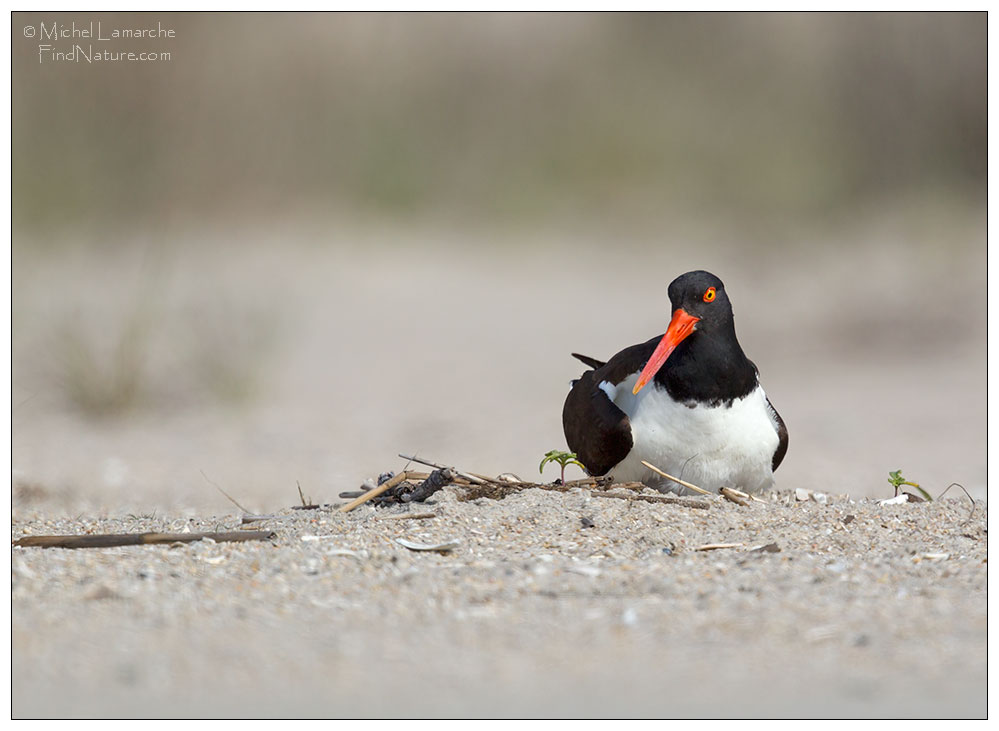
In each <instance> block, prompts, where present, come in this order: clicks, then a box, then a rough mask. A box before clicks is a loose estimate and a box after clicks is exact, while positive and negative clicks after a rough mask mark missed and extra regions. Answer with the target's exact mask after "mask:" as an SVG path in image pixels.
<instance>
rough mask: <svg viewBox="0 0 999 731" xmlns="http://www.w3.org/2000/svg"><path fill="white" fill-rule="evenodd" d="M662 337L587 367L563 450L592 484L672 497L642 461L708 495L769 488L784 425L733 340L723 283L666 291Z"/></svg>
mask: <svg viewBox="0 0 999 731" xmlns="http://www.w3.org/2000/svg"><path fill="white" fill-rule="evenodd" d="M668 295H669V300H670V304H671V311H672V318H671V320H670V323H669V327H668V328H667V329H666V332H665V333H664V334H663V335H660V336H656V337H653V338H652V339H650V340H648V341H646V342H644V343H640V344H638V345H632V346H630V347H627V348H625V349H624V350H622V351H621V352H619V353H618V354H617V355H615V356H614V357H613V358H611V359H610V360H608V361H606V362H605V361H601V360H598V359H596V358H591V357H589V356H585V355H580V354H578V353H572V356H573V357H574V358H577V359H578V360H580V361H582V362H583V363H584V364H585V365H587V366H589V367H590V370H587V371H586V372H585V373H583V375H582V376H580V377H579V378H577V379H575V380H574V381H572V385H571V388H570V390H569V395H568V396H567V397H566V399H565V405H564V407H563V409H562V426H563V429H564V431H565V438H566V443H567V444H568V446H569V449H570V450H572V451H573V452H574V453H575V454H576V457H577V459H578V460H579V461H580V462H581V463H582V464H583V466H584V468H585V469H586V471H587V473H588V474H589V475H591V476H610V477H611V478H612V479H613V480H614V481H615V482H643V483H645V484H647V485H650V486H653V487H656V488H657V489H660V490H663V491H666V490H669V489H674V490H675V489H677V488H676V486H675V485H674V484H673V483H672V482H667V481H666V478H663V477H661V476H659V475H658V474H657V473H655V472H653V471H652V470H650V469H649V468H648V467H646V466H645V465H643V464H642V461H643V460H644V461H646V462H649V463H650V464H652V465H654V466H656V467H658V468H659V469H660V470H662V471H664V472H666V473H668V474H670V475H673V476H675V477H678V478H680V479H683V480H684V481H687V482H690V483H693V484H694V485H696V486H698V487H700V488H702V489H704V490H710V491H711V492H719V491H720V489H721V488H722V487H729V488H736V489H739V490H743V491H746V492H750V493H758V492H761V491H764V490H767V489H770V488H772V487H773V485H774V479H773V474H774V471H775V470H776V469H777V468H778V467H779V466H780V464H781V462H782V461H783V459H784V455H785V454H786V453H787V441H788V434H787V426H786V425H785V424H784V420H783V419H782V418H781V416H780V414H778V413H777V410H776V409H775V408H774V407H773V404H771V403H770V399H769V398H767V394H766V392H764V390H763V386H761V385H760V378H759V369H757V367H756V365H755V364H754V363H753V362H752V361H751V360H749V358H747V357H746V354H745V353H744V352H743V350H742V347H741V346H740V345H739V340H738V338H736V334H735V317H734V315H733V313H732V303H731V301H730V300H729V297H728V293H727V291H726V289H725V285H724V284H723V283H722V281H721V279H719V278H718V277H717V276H715V275H714V274H711V273H710V272H707V271H703V270H698V271H691V272H687V273H686V274H682V275H680V276H679V277H677V278H676V279H674V280H673V281H672V282H671V283H670V285H669V289H668Z"/></svg>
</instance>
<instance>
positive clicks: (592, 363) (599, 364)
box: [572, 353, 607, 368]
mask: <svg viewBox="0 0 999 731" xmlns="http://www.w3.org/2000/svg"><path fill="white" fill-rule="evenodd" d="M572 357H573V358H575V359H576V360H581V361H583V362H584V363H586V365H588V366H589V367H590V368H603V367H604V366H605V365H607V364H606V363H605V362H604V361H602V360H597V359H596V358H591V357H590V356H588V355H580V354H579V353H573V354H572Z"/></svg>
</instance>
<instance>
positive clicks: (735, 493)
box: [720, 487, 749, 506]
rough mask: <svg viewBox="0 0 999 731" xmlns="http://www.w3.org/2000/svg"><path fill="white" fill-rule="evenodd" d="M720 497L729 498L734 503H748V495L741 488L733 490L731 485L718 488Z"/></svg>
mask: <svg viewBox="0 0 999 731" xmlns="http://www.w3.org/2000/svg"><path fill="white" fill-rule="evenodd" d="M720 492H721V494H722V497H724V498H725V499H726V500H731V501H732V502H733V503H735V504H736V505H744V506H745V505H749V495H747V494H746V493H744V492H742V491H741V490H733V489H732V488H731V487H723V488H722V489H721V490H720Z"/></svg>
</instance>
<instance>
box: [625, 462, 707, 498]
mask: <svg viewBox="0 0 999 731" xmlns="http://www.w3.org/2000/svg"><path fill="white" fill-rule="evenodd" d="M642 464H643V465H645V466H646V467H648V468H649V469H650V470H652V471H653V472H655V473H656V474H657V475H661V476H663V477H665V478H666V479H667V480H672V481H673V482H675V483H676V484H677V485H683V486H684V487H686V488H687V489H688V490H693V491H694V492H699V493H701V494H702V495H714V493H713V492H710V491H708V490H704V489H702V488H700V487H698V486H697V485H692V484H690V483H689V482H684V481H683V480H681V479H680V478H679V477H673V475H667V474H666V473H665V472H663V471H662V470H661V469H659V468H658V467H656V466H655V465H654V464H651V463H649V462H646V461H645V460H644V459H643V460H642Z"/></svg>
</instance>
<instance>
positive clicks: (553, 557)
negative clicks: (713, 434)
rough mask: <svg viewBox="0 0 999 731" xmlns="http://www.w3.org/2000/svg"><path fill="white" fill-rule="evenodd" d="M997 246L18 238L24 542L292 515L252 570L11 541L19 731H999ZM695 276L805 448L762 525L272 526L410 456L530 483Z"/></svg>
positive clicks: (579, 237)
mask: <svg viewBox="0 0 999 731" xmlns="http://www.w3.org/2000/svg"><path fill="white" fill-rule="evenodd" d="M983 218H984V216H983V215H972V216H970V217H969V218H968V220H967V221H966V222H964V223H963V224H960V225H958V224H954V225H951V223H948V224H947V225H946V226H945V227H944V228H945V229H946V234H947V235H946V240H947V242H948V246H947V247H944V248H941V247H939V246H938V240H939V238H938V236H937V233H935V232H938V229H937V228H934V227H933V226H926V227H923V228H922V229H919V230H917V229H916V228H913V227H907V226H901V227H893V225H887V224H886V225H884V226H880V225H873V226H869V227H867V228H861V229H858V230H853V231H844V232H841V233H840V234H838V235H832V234H829V235H825V237H824V238H822V237H819V238H817V239H816V240H809V238H808V236H812V235H813V234H811V233H808V232H805V233H804V234H803V236H802V238H801V239H800V240H796V241H795V242H794V245H793V246H791V245H782V244H779V243H778V244H774V245H773V246H772V247H771V248H767V247H765V246H762V245H761V246H747V247H742V248H740V247H736V246H733V245H729V243H726V240H727V237H726V236H725V235H723V234H724V232H721V233H719V232H711V231H703V230H702V231H684V230H682V229H676V230H663V231H656V232H655V234H654V235H652V234H650V235H648V236H643V235H642V234H639V233H634V232H633V233H632V234H631V235H630V237H629V236H625V237H623V238H622V236H621V234H620V233H619V232H618V231H613V232H612V231H599V230H592V231H570V230H568V228H566V229H560V230H559V231H557V232H553V231H539V232H532V233H531V235H530V236H523V235H518V236H505V235H500V234H492V235H489V236H486V235H482V234H481V233H478V234H476V233H474V232H473V233H462V232H456V231H450V232H448V231H444V232H441V231H431V230H413V229H406V230H393V231H385V230H383V229H379V230H371V229H365V228H363V227H355V228H353V229H350V228H346V227H344V226H343V225H341V223H340V222H333V223H331V225H329V226H321V227H317V230H316V231H311V232H310V231H300V230H299V231H290V230H289V229H287V228H280V227H278V228H275V230H273V231H253V232H250V231H243V232H238V231H225V232H216V233H215V234H206V233H205V232H195V233H192V234H191V235H190V236H189V237H187V239H186V240H183V237H181V238H182V240H177V241H174V240H171V241H169V242H160V243H161V245H160V246H158V247H157V246H146V245H144V244H143V242H142V241H132V240H129V241H128V242H127V244H124V245H120V246H119V245H118V244H120V243H121V242H118V243H117V244H116V242H114V241H110V242H107V245H106V248H100V247H96V246H90V245H86V244H80V245H79V246H75V247H74V246H68V247H55V248H47V247H46V246H44V245H43V244H44V243H45V242H29V241H24V240H22V239H19V240H18V246H17V250H16V256H15V257H14V260H13V267H14V272H13V281H14V293H13V294H14V299H13V342H12V347H13V414H12V462H13V464H12V467H13V490H12V517H13V524H12V531H11V535H12V538H13V539H17V538H19V537H21V536H22V535H25V534H28V533H31V534H40V533H85V532H88V531H98V532H131V531H149V530H158V531H159V530H169V531H180V530H185V529H189V530H193V531H197V530H226V529H233V528H236V527H238V525H239V511H238V510H237V509H236V507H235V506H234V505H233V504H232V503H231V502H229V501H228V500H227V499H226V498H225V497H223V496H222V495H221V494H220V493H219V491H218V490H217V489H216V488H215V487H214V485H219V486H221V487H222V488H223V489H225V490H226V492H228V493H229V494H230V495H232V496H233V497H234V498H235V499H236V500H238V501H239V502H240V503H241V504H242V505H244V506H245V507H246V508H247V509H248V510H250V511H253V512H256V513H281V514H282V515H285V514H287V516H288V517H282V518H281V519H279V520H274V521H272V522H270V523H266V524H264V525H265V527H268V528H271V529H273V530H274V532H275V533H276V538H275V539H274V540H273V541H266V542H259V543H242V544H224V543H219V544H207V543H197V544H191V545H186V546H183V547H178V548H170V547H165V546H141V547H124V548H112V549H97V550H79V551H68V550H62V549H22V548H15V549H13V550H12V554H11V562H12V606H11V624H12V661H13V673H12V676H13V681H12V685H13V698H12V709H13V715H14V716H16V717H35V716H89V715H95V716H139V717H147V716H212V717H214V716H335V717H345V716H346V717H351V716H535V715H538V716H601V717H603V716H626V717H632V716H635V717H639V716H665V717H675V716H978V717H981V716H983V715H985V713H986V685H985V683H986V612H987V607H986V576H987V565H986V563H985V560H986V547H987V533H986V503H985V502H984V500H985V498H986V495H987V486H986V482H987V476H986V460H985V453H986V449H985V442H986V439H985V430H984V424H985V415H986V405H985V400H984V398H983V397H982V393H983V392H984V389H985V385H986V378H985V362H986V358H985V353H986V348H985V311H986V308H985V307H984V302H985V292H986V287H985V284H986V281H985V268H984V267H982V266H981V253H982V252H984V227H983V226H982V225H981V220H982V219H983ZM959 223H960V222H959ZM941 226H942V224H941ZM737 238H738V237H736V239H737ZM608 242H613V249H614V251H620V252H622V253H623V254H624V255H623V256H621V257H616V258H613V259H610V258H608V256H607V252H608ZM166 244H168V245H166ZM636 262H639V263H640V266H636ZM693 268H707V269H709V270H712V271H715V272H716V273H718V274H720V275H721V276H722V278H723V279H724V280H725V281H726V284H727V286H728V288H729V291H730V296H731V297H732V300H733V302H734V304H735V312H736V323H737V329H738V332H739V337H740V340H741V342H742V344H743V347H744V348H745V349H746V352H747V354H748V355H749V356H750V357H751V358H752V359H753V360H754V361H755V362H756V363H757V365H758V366H759V367H760V371H761V373H762V378H763V382H764V385H765V387H766V388H767V393H768V395H769V396H770V398H771V400H772V401H773V403H774V405H775V406H776V407H777V408H778V410H779V411H780V412H781V414H782V415H783V417H784V419H785V420H786V421H787V424H788V427H789V430H790V448H789V451H788V455H787V458H786V460H785V462H784V463H783V464H782V465H781V468H780V470H779V471H778V473H777V475H776V477H777V488H778V490H780V492H779V493H777V496H778V498H777V499H776V500H771V498H770V497H769V496H765V497H766V499H767V500H768V502H766V503H765V504H760V503H753V504H751V505H749V506H746V507H742V506H737V505H734V504H731V503H727V502H715V503H712V505H711V508H710V509H709V510H706V511H701V510H694V509H689V508H683V507H679V506H673V505H653V504H644V503H631V502H626V501H623V500H613V499H607V498H598V497H592V496H589V495H588V494H587V493H586V492H584V491H579V492H576V493H568V494H561V493H555V492H550V491H542V490H531V491H528V492H525V493H522V494H518V495H515V496H511V497H509V498H507V499H505V500H502V501H495V500H480V501H476V502H460V501H459V500H458V495H457V492H456V491H455V490H453V489H447V490H445V491H443V492H441V493H439V494H438V495H436V496H434V498H433V499H432V503H433V504H428V505H426V506H418V507H417V506H410V507H409V509H412V510H419V511H420V512H423V511H432V512H433V513H434V514H435V515H436V517H434V518H430V519H422V520H405V519H402V520H388V519H386V518H385V517H384V516H387V515H392V514H395V513H398V512H404V511H405V509H406V508H403V507H401V506H397V507H394V508H384V509H383V508H374V507H371V506H365V507H362V508H359V509H358V510H357V511H355V512H352V513H350V514H348V515H341V514H338V513H335V512H329V511H320V512H318V513H315V514H308V515H307V514H304V513H300V512H299V511H290V510H289V508H290V506H292V505H294V504H296V503H297V502H298V492H297V489H296V482H298V483H300V484H301V485H302V489H303V491H304V492H305V494H306V495H307V496H310V497H313V498H315V500H316V501H318V502H320V503H334V502H338V500H337V495H338V494H339V493H340V492H341V491H344V490H353V489H356V488H357V486H358V485H359V483H360V482H361V481H362V480H363V479H365V478H368V477H370V476H373V475H377V474H378V473H379V472H381V471H384V470H398V469H400V468H401V467H402V464H403V463H402V461H401V460H399V459H398V458H397V457H396V455H397V453H399V452H410V453H412V452H418V453H420V454H421V455H422V456H424V457H427V458H430V459H434V460H437V461H440V462H444V463H450V464H456V465H457V466H459V467H460V468H462V469H466V470H472V471H476V472H482V473H488V474H498V473H499V472H505V471H513V472H516V473H518V474H520V475H521V476H522V477H524V478H525V479H540V478H539V476H538V473H537V469H538V463H539V461H540V459H541V456H542V455H543V454H544V453H545V452H546V451H548V450H550V449H554V448H561V447H563V446H564V442H563V437H562V434H561V426H560V413H561V405H562V401H563V399H564V398H565V393H566V389H567V388H568V382H569V380H570V379H571V378H574V377H576V376H578V375H579V364H578V363H577V362H576V361H574V360H572V359H571V358H570V357H569V353H570V352H571V351H577V352H583V353H587V354H589V355H592V356H595V357H600V358H606V357H608V356H609V355H611V354H613V352H614V351H615V349H616V348H619V347H621V346H622V345H626V344H628V343H633V342H640V341H643V340H645V339H648V338H649V337H651V336H652V335H654V334H656V333H660V332H662V330H663V328H664V327H665V318H666V314H667V313H666V304H665V290H666V285H667V284H668V281H669V279H670V278H672V276H675V275H676V274H678V273H680V272H682V271H685V270H687V269H693ZM598 275H599V277H598ZM930 292H932V293H933V296H932V297H931V296H928V293H930ZM942 302H946V303H953V302H961V303H963V304H962V307H961V308H960V316H959V317H958V316H955V314H954V312H952V311H951V310H948V309H947V308H941V307H940V304H941V303H942ZM125 346H127V347H125ZM129 377H132V378H134V379H135V380H134V382H133V381H130V380H129ZM123 384H124V385H123ZM130 384H131V385H135V389H134V390H129V388H130ZM126 387H128V388H126ZM108 389H110V391H108ZM115 389H117V391H116V390H115ZM108 393H111V394H112V395H113V394H118V395H120V396H122V397H124V398H126V403H125V404H124V406H122V407H121V408H120V409H118V410H115V409H112V410H110V411H109V412H107V413H93V412H88V410H87V409H88V408H90V406H88V404H89V403H90V402H91V400H93V399H95V398H96V399H98V401H99V400H100V399H101V398H105V397H106V396H107V395H108ZM899 468H902V469H903V471H904V475H905V476H906V477H908V478H910V479H913V480H916V481H918V482H920V483H921V484H922V485H924V487H926V488H927V489H928V490H929V492H930V493H931V494H933V495H934V496H939V495H940V494H941V493H942V492H943V490H944V489H945V488H946V487H947V485H948V484H950V483H951V482H959V483H961V484H962V485H964V487H966V488H967V489H968V491H969V492H970V493H971V495H972V496H973V497H974V498H975V499H976V500H977V501H978V503H977V505H976V508H975V511H974V515H973V516H972V517H971V518H970V519H969V517H968V516H969V512H971V503H970V501H969V500H968V499H967V498H966V497H965V496H964V494H963V493H961V492H959V491H958V490H957V489H956V488H955V489H952V490H951V491H950V492H949V493H948V494H947V497H946V498H945V499H944V500H942V501H939V502H933V503H928V504H919V505H910V504H906V505H881V504H878V503H877V499H879V498H885V497H889V496H890V495H891V487H890V485H889V484H888V482H887V473H888V472H889V471H891V470H896V469H899ZM556 472H557V470H556V469H555V468H551V467H549V468H548V471H547V472H546V474H545V477H544V479H549V480H550V479H553V478H554V477H555V474H556ZM570 476H571V477H578V476H579V475H578V472H576V473H574V474H572V475H570ZM798 488H801V489H808V490H813V491H819V492H823V493H826V494H828V495H830V496H833V497H832V502H828V503H827V504H819V503H816V502H813V501H807V502H797V501H795V500H793V495H794V491H795V490H796V489H798ZM842 495H849V496H850V497H849V498H847V497H836V496H842ZM848 516H854V517H853V519H852V520H849V521H848V520H847V517H848ZM583 518H586V519H588V521H592V523H593V525H592V527H584V524H583ZM308 537H315V540H303V538H308ZM396 537H405V538H408V539H410V540H413V541H417V542H424V543H434V542H438V541H446V540H451V539H453V540H456V541H458V547H457V548H455V549H454V550H453V551H451V552H449V553H445V554H439V553H417V552H413V551H411V550H409V549H406V548H404V547H402V546H400V545H398V544H396V543H394V542H393V538H396ZM708 543H738V544H741V545H740V546H738V547H735V548H730V549H719V550H715V551H707V552H702V551H696V550H695V549H696V548H697V547H699V546H701V545H703V544H708ZM771 543H776V544H777V546H778V547H779V548H780V551H779V552H774V553H771V552H765V551H753V550H751V549H753V548H755V547H758V546H764V545H768V544H771Z"/></svg>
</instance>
